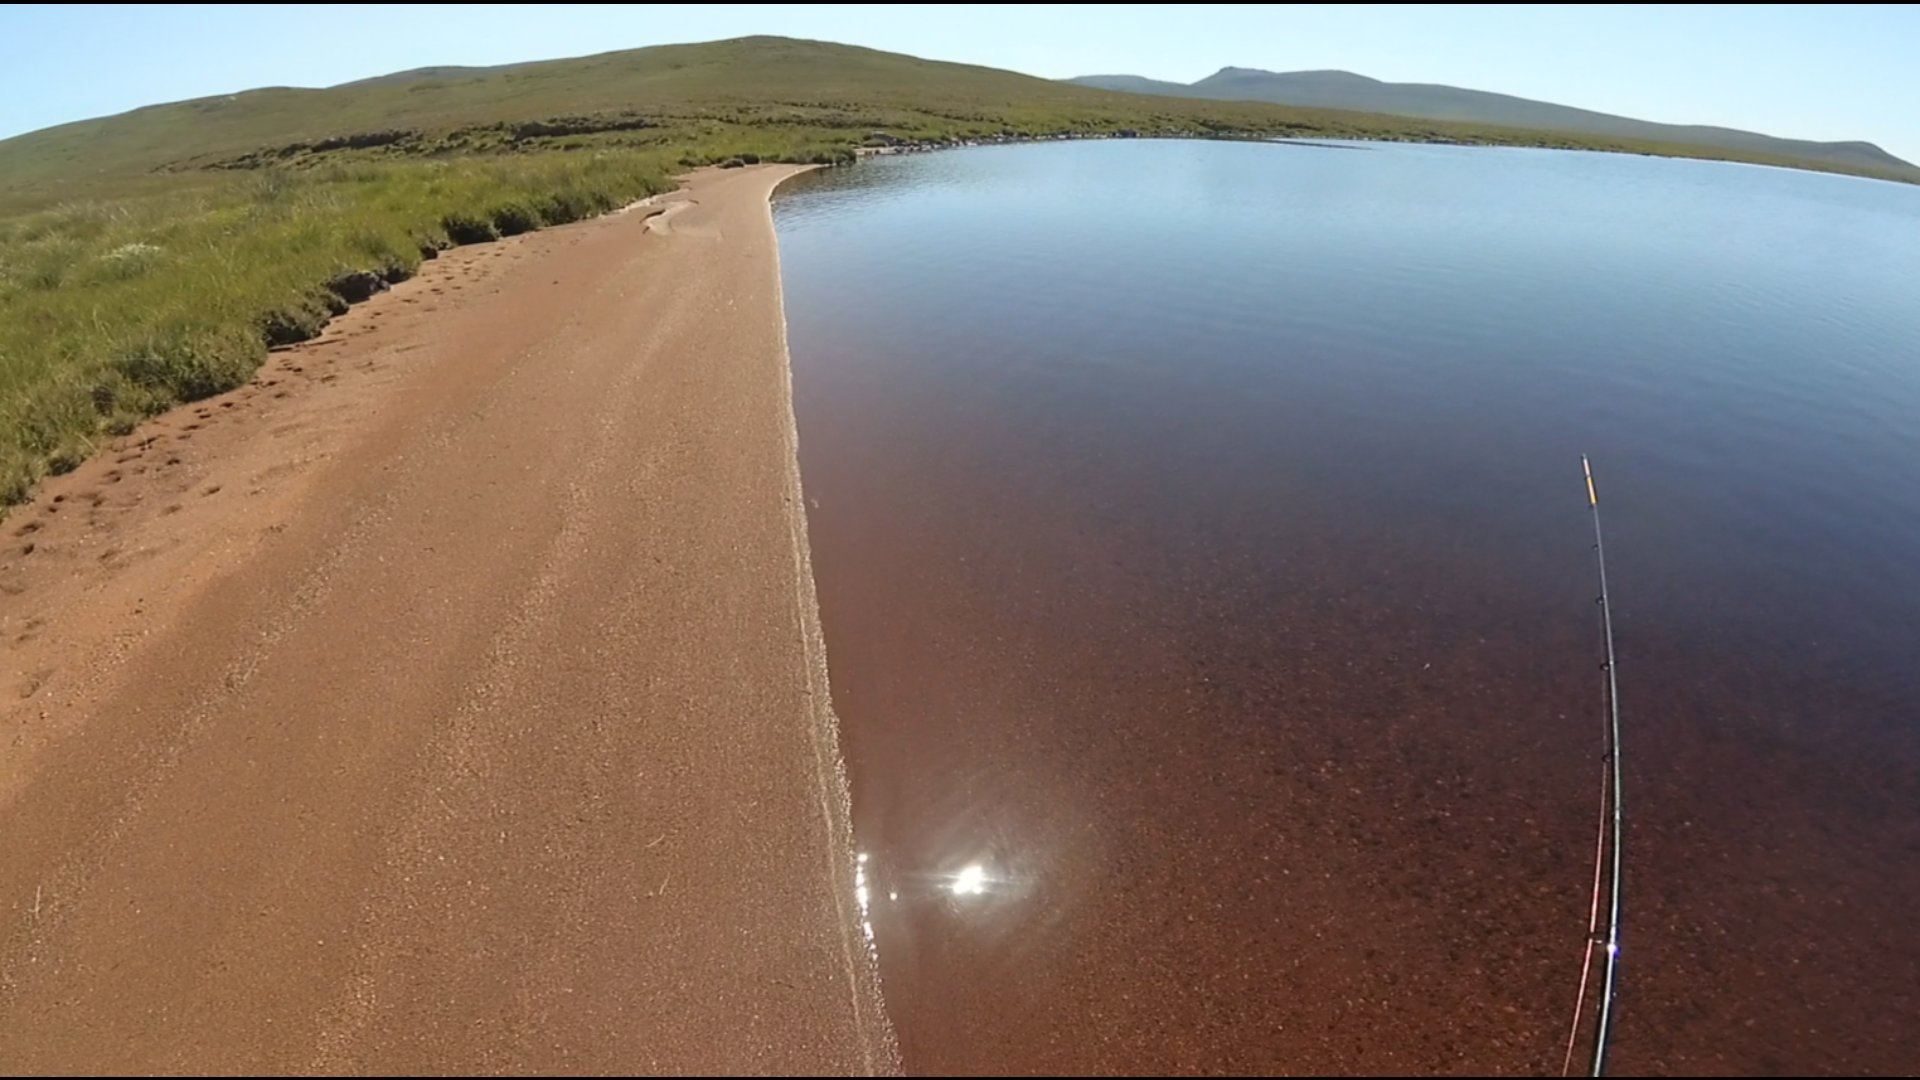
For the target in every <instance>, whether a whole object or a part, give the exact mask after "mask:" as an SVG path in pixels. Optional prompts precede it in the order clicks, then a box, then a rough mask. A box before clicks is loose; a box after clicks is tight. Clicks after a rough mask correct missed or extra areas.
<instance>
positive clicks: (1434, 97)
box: [1067, 67, 1920, 178]
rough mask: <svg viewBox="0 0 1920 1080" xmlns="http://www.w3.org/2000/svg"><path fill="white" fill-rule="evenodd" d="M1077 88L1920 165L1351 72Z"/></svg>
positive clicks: (1133, 79)
mask: <svg viewBox="0 0 1920 1080" xmlns="http://www.w3.org/2000/svg"><path fill="white" fill-rule="evenodd" d="M1067 81H1068V82H1071V83H1073V84H1075V85H1080V86H1086V87H1090V88H1098V89H1107V90H1121V91H1127V92H1130V93H1140V94H1162V95H1168V96H1176V97H1187V98H1202V99H1207V100H1218V101H1265V102H1271V103H1274V104H1280V105H1289V106H1294V107H1300V108H1315V109H1355V110H1360V111H1364V112H1374V113H1388V114H1392V115H1396V116H1408V117H1419V118H1421V119H1427V120H1441V121H1447V122H1451V123H1464V124H1494V125H1500V126H1505V127H1520V128H1538V129H1545V130H1550V131H1563V132H1576V133H1579V134H1583V135H1591V136H1597V137H1601V138H1613V139H1632V140H1644V141H1649V142H1659V143H1674V144H1685V145H1692V146H1711V147H1718V148H1721V149H1725V150H1730V151H1738V152H1741V153H1748V154H1771V155H1778V156H1780V157H1790V158H1799V159H1804V160H1806V161H1809V162H1819V163H1822V164H1826V165H1829V166H1834V167H1838V168H1848V169H1864V170H1893V171H1901V170H1905V171H1908V172H1911V173H1912V174H1913V176H1914V177H1915V178H1920V168H1916V167H1915V166H1914V165H1912V164H1911V163H1909V162H1906V161H1902V160H1901V159H1899V158H1897V157H1895V156H1893V155H1892V154H1889V153H1887V152H1886V151H1885V150H1882V149H1881V148H1879V147H1878V146H1875V145H1874V144H1872V143H1869V142H1858V141H1848V142H1813V141H1809V140H1805V139H1782V138H1776V137H1774V136H1771V135H1761V134H1758V133H1756V132H1751V131H1738V130H1735V129H1733V128H1722V127H1710V126H1704V125H1686V124H1661V123H1655V122H1653V121H1648V120H1635V119H1632V118H1631V117H1625V116H1615V115H1613V114H1610V113H1602V112H1594V111H1592V110H1590V109H1577V108H1573V107H1571V106H1568V105H1555V104H1553V103H1551V102H1545V101H1534V100H1531V99H1528V98H1522V97H1514V96H1513V95H1511V94H1495V93H1490V92H1488V91H1484V90H1465V89H1461V88H1460V87H1455V86H1440V85H1436V84H1431V83H1390V82H1382V81H1380V80H1379V79H1371V78H1368V77H1366V76H1364V75H1355V74H1353V73H1352V72H1347V71H1288V72H1274V71H1262V70H1259V69H1257V68H1237V67H1225V68H1221V69H1220V70H1219V71H1217V72H1215V73H1213V74H1212V75H1209V76H1207V77H1206V78H1204V79H1201V80H1200V81H1198V82H1195V83H1192V84H1186V83H1176V82H1164V81H1161V80H1157V79H1143V78H1139V77H1137V76H1132V75H1088V76H1082V77H1080V78H1077V79H1069V80H1067Z"/></svg>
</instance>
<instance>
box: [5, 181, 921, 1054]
mask: <svg viewBox="0 0 1920 1080" xmlns="http://www.w3.org/2000/svg"><path fill="white" fill-rule="evenodd" d="M794 171H795V170H794V169H793V168H791V167H784V166H783V167H767V168H757V169H743V170H729V171H714V172H705V173H700V174H696V175H695V176H694V177H693V178H692V179H691V180H690V181H689V183H688V184H687V186H685V187H684V188H683V189H682V190H681V191H680V192H679V193H676V194H674V195H669V196H665V197H663V199H662V200H661V201H660V202H658V203H656V204H654V205H652V206H648V207H644V208H641V209H638V210H634V211H629V212H626V213H623V214H618V215H613V216H609V217H606V218H601V219H598V220H595V221H590V222H584V223H580V224H577V225H572V226H566V227H563V228H558V229H552V230H548V231H544V232H539V233H530V234H526V235H522V236H518V237H514V238H511V239H509V240H504V241H501V242H499V243H494V244H487V245H478V246H474V247H468V248H461V249H457V250H455V251H452V252H448V253H446V254H445V255H444V256H442V257H441V258H440V259H438V260H435V261H434V262H432V263H429V264H428V265H427V266H426V267H425V268H423V273H422V274H421V275H420V276H418V277H416V278H414V279H413V280H411V281H408V282H405V283H403V284H401V285H399V286H397V287H395V288H394V289H393V290H392V291H390V292H387V293H384V294H381V295H379V296H377V297H375V298H374V299H372V300H371V301H369V302H367V303H365V304H362V305H359V306H357V307H355V308H354V309H352V310H351V311H350V312H349V313H348V314H346V315H344V316H342V317H341V318H339V319H338V320H336V321H335V322H334V324H332V325H331V326H330V327H329V328H328V330H327V331H326V333H325V334H324V335H323V336H321V337H320V338H318V339H316V340H314V341H311V342H308V343H306V344H303V345H300V346H297V347H294V348H291V349H287V350H284V351H280V352H277V353H275V354H274V356H273V357H272V358H271V359H270V361H269V363H268V364H267V366H266V367H264V368H262V369H261V371H260V373H259V376H258V377H257V378H256V379H255V380H254V382H253V383H252V384H250V385H248V386H247V387H244V388H242V389H241V390H238V391H235V392H233V393H231V394H227V395H224V396H223V397H219V398H214V399H210V400H207V401H203V402H200V403H198V404H197V405H193V406H189V407H186V408H184V409H181V410H177V411H176V412H174V413H172V414H169V415H167V416H164V417H161V418H159V419H157V420H155V421H153V422H151V423H149V424H147V425H145V426H143V427H141V428H140V429H139V430H137V431H135V432H134V433H133V434H132V435H130V436H128V437H126V438H123V439H120V440H118V441H117V442H116V444H115V446H114V447H113V448H111V449H110V450H108V451H106V452H103V453H101V454H99V455H98V456H96V457H95V458H94V459H93V460H92V461H90V462H88V463H87V464H85V465H84V466H82V467H81V468H80V469H79V470H77V471H76V472H73V473H71V474H69V475H67V476H63V477H59V478H56V479H53V480H51V481H48V482H47V483H46V484H44V485H43V486H42V488H41V489H40V491H39V492H38V494H37V496H36V498H35V499H34V501H33V502H32V503H31V504H30V505H27V506H24V507H21V508H19V509H18V510H16V511H15V512H14V513H13V514H11V515H10V516H9V517H8V518H7V520H6V522H5V525H4V528H5V548H4V553H3V554H0V590H3V592H0V633H4V640H5V641H6V643H7V644H6V654H5V655H6V660H5V665H4V672H3V674H4V680H5V682H4V686H0V689H3V690H4V691H5V704H4V707H3V708H0V916H3V917H4V926H3V927H0V1067H4V1068H5V1069H7V1070H8V1071H17V1072H90V1071H96V1070H97V1071H107V1072H199V1071H212V1072H248V1071H263V1072H306V1071H323V1072H369V1071H371V1072H497V1071H513V1072H601V1071H606V1072H615V1071H635V1070H639V1071H649V1072H665V1071H671V1072H686V1073H695V1072H698V1073H709V1072H835V1073H839V1072H860V1073H873V1072H888V1071H892V1070H894V1069H895V1068H896V1067H897V1064H896V1055H895V1051H894V1046H893V1039H892V1035H891V1032H890V1029H889V1025H888V1022H887V1019H886V1016H885V1013H884V1011H883V1009H882V1006H881V1002H880V999H879V993H878V988H877V985H876V982H875V979H874V976H873V974H872V971H871V967H870V964H869V961H868V958H867V953H866V948H865V944H864V941H863V938H862V937H861V932H860V928H859V924H858V914H857V912H855V911H854V910H853V907H854V899H853V884H852V875H853V872H854V855H853V851H852V843H851V837H850V832H849V824H848V820H849V817H848V811H847V792H846V786H845V780H844V777H843V771H842V767H841V764H840V756H839V750H838V745H837V741H836V734H835V730H834V722H833V717H832V712H831V706H830V703H829V698H828V693H827V686H826V681H825V680H826V673H825V663H824V658H823V654H822V652H821V650H820V634H819V626H818V621H817V616H816V613H815V610H814V597H813V583H812V574H811V569H810V565H809V561H808V557H807V551H806V531H805V523H804V518H803V510H802V501H801V499H800V494H799V474H798V469H797V464H796V459H795V441H794V440H795V435H794V423H793V414H792V405H791V383H790V378H789V374H788V368H787V357H786V344H785V334H784V325H783V322H782V316H781V310H780V282H779V268H778V263H777V259H776V252H775V240H774V233H773V228H772V221H771V216H770V213H769V208H768V198H769V195H770V193H771V191H772V189H773V188H774V186H775V185H776V184H778V182H779V181H780V180H782V179H784V178H785V177H787V176H789V175H791V174H792V173H793V172H794ZM667 208H671V209H670V210H669V212H668V213H664V214H656V211H660V210H663V209H667ZM662 226H664V227H662Z"/></svg>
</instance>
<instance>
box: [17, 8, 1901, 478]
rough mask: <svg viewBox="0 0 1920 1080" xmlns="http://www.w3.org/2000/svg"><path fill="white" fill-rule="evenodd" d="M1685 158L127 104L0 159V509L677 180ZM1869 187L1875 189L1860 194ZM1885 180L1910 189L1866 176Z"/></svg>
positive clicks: (699, 116)
mask: <svg viewBox="0 0 1920 1080" xmlns="http://www.w3.org/2000/svg"><path fill="white" fill-rule="evenodd" d="M1122 130H1130V131H1135V132H1138V133H1139V134H1142V135H1167V136H1173V135H1186V136H1205V137H1263V136H1287V135H1291V136H1311V137H1320V138H1328V137H1332V138H1342V137H1345V138H1369V139H1391V140H1403V141H1444V142H1464V143H1489V144H1502V145H1525V146H1555V147H1566V148H1574V149H1591V150H1613V151H1623V152H1632V153H1660V154H1669V155H1674V156H1688V157H1713V158H1731V159H1736V160H1750V161H1756V162H1759V163H1763V164H1773V165H1790V166H1801V167H1805V166H1807V165H1808V163H1806V162H1799V161H1793V160H1781V159H1774V158H1767V157H1762V156H1749V157H1742V156H1741V155H1738V154H1733V153H1728V152H1725V151H1717V150H1713V149H1710V148H1706V147H1688V146H1680V145H1675V144H1644V143H1627V142H1620V141H1609V140H1604V139H1594V138H1585V137H1579V136H1571V135H1565V134H1560V133H1553V132H1539V131H1524V130H1519V129H1506V128H1482V127H1472V126H1468V125H1459V124H1447V123H1438V122H1430V121H1420V120H1410V119H1406V118H1399V117H1386V116H1374V115H1369V114H1364V113H1349V112H1337V111H1327V110H1305V109H1291V108H1285V107H1282V106H1275V105H1262V104H1256V103H1245V102H1218V101H1206V100H1199V99H1180V98H1155V97H1142V96H1139V95H1133V94H1123V93H1116V92H1110V91H1104V90H1093V89H1089V88H1085V87H1078V86H1071V85H1067V84H1063V83H1056V82H1050V81H1047V80H1043V79H1035V78H1030V77H1028V76H1024V75H1016V74H1013V73H1010V72H1003V71H994V70H992V69H988V68H979V67H970V66H966V65H960V64H944V63H935V62H931V61H924V60H917V59H914V58H912V57H906V56H899V55H895V54H890V53H883V52H876V51H874V50H870V49H859V48H853V47H849V46H841V45H829V44H824V43H819V42H806V41H791V40H786V39H780V38H747V39H741V40H737V41H725V42H714V43H711V44H705V45H676V46H663V47H659V48H653V49H639V50H632V51H628V52H620V53H607V54H604V55H601V56H593V57H585V58H581V59H576V60H558V61H548V62H542V63H535V64H521V65H514V66H510V67H505V68H487V69H430V70H425V71H419V72H407V73H402V74H399V75H394V76H388V77H386V78H382V79H375V80H368V81H365V82H361V83H354V84H349V85H347V86H342V87H335V88H332V89H327V90H296V89H286V88H280V89H266V90H256V91H250V92H247V93H244V94H236V95H231V96H227V97H219V98H206V99H201V100H197V101H187V102H178V103H174V104H170V105H158V106H153V107H150V108H145V109H138V110H135V111H133V112H130V113H126V114H123V115H120V116H113V117H106V118H103V119H99V120H89V121H83V122H80V123H76V124H67V125H63V126H61V127H57V128H49V129H47V130H45V131H39V132H33V133H30V134H27V135H22V136H19V137H17V138H14V139H9V140H5V141H3V142H0V505H4V504H6V503H11V502H16V501H19V500H20V499H22V498H24V497H25V496H26V495H27V494H28V493H29V492H30V490H31V486H32V484H33V483H34V481H35V480H36V479H37V478H39V477H40V476H42V475H44V474H46V473H48V472H57V471H61V470H64V469H67V468H71V467H73V466H74V465H76V464H78V463H79V462H80V461H81V460H84V458H85V457H86V456H87V455H88V454H89V453H91V452H92V451H93V449H94V448H95V447H96V446H97V445H98V444H99V443H100V442H102V441H103V440H104V439H106V438H109V437H111V436H113V435H115V434H119V433H124V432H126V431H128V430H130V429H131V428H132V426H133V425H134V424H135V423H137V422H138V421H139V420H140V419H141V418H142V417H145V416H149V415H152V414H154V413H156V412H159V411H161V410H164V409H166V408H169V407H171V406H173V405H175V404H178V403H180V402H184V401H189V400H193V399H196V398H200V397H205V396H208V395H210V394H215V393H219V392H221V391H223V390H227V389H230V388H232V387H234V386H237V385H240V384H241V383H243V382H245V381H246V380H247V379H248V378H250V377H251V375H252V374H253V372H254V371H255V370H256V369H257V368H258V366H259V365H260V363H261V361H262V360H263V359H264V357H265V355H266V349H267V346H268V343H269V342H270V341H291V340H298V339H300V338H303V337H305V336H310V335H311V334H312V333H314V332H316V331H317V330H318V328H319V327H320V326H321V325H322V324H324V322H325V321H326V319H327V318H329V317H330V316H331V315H332V314H335V313H337V312H338V311H340V310H342V309H343V301H342V300H341V298H340V297H339V296H338V295H336V294H335V292H334V291H333V290H331V289H329V288H328V282H331V281H335V280H336V279H339V278H340V277H341V276H342V275H345V274H348V273H352V272H356V271H369V270H370V271H374V272H377V273H379V274H381V275H382V276H385V277H387V278H389V279H394V280H397V279H398V278H400V277H404V276H406V275H408V274H411V273H412V272H413V271H414V269H415V268H416V267H417V266H418V264H419V262H420V260H421V259H422V258H423V257H424V254H425V253H428V252H432V251H434V250H436V249H438V248H441V247H444V246H447V245H448V244H453V243H470V242H478V241H485V240H489V239H493V238H494V237H496V236H499V235H503V234H509V233H514V232H521V231H525V230H527V229H534V228H540V227H542V226H544V225H551V224H556V223H560V222H565V221H572V220H576V219H578V218H582V217H586V216H589V215H592V214H596V213H600V212H603V211H605V210H607V209H609V208H611V207H613V206H617V205H620V204H623V203H625V202H628V201H630V200H632V199H634V198H636V197H639V196H642V195H645V194H648V193H650V192H654V191H658V190H662V189H663V188H665V187H666V186H668V185H669V183H670V180H669V178H670V177H671V176H672V175H673V174H675V173H677V172H680V171H683V170H684V169H686V168H688V167H691V166H695V165H704V164H735V163H745V162H751V161H757V160H771V161H817V162H823V163H825V162H836V161H843V160H848V159H849V158H850V157H851V154H852V150H853V148H854V147H856V146H859V145H861V144H862V143H863V142H865V141H867V140H868V139H869V137H870V136H871V135H872V134H873V133H874V132H876V131H880V132H885V133H887V134H888V135H889V136H891V137H894V138H899V139H904V140H930V141H931V140H952V139H967V138H984V137H991V136H996V135H1004V134H1017V135H1040V134H1053V133H1064V132H1076V133H1086V134H1095V133H1112V132H1117V131H1122ZM1876 175H1877V174H1876ZM1885 178H1887V179H1913V177H1907V176H1904V175H1903V176H1891V175H1889V176H1887V177H1885Z"/></svg>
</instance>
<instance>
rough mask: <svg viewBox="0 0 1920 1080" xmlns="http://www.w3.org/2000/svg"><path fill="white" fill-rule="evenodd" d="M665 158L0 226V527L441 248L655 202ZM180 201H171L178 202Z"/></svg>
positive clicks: (359, 178) (263, 191) (155, 203)
mask: <svg viewBox="0 0 1920 1080" xmlns="http://www.w3.org/2000/svg"><path fill="white" fill-rule="evenodd" d="M665 156H666V153H665V151H652V152H645V153H641V152H627V153H615V152H593V153H587V152H580V153H574V154H563V153H559V152H546V153H526V154H516V155H511V156H507V157H502V158H473V159H466V160H460V161H455V162H451V163H449V162H439V161H430V160H407V161H398V162H379V163H365V162H362V163H342V164H340V165H338V166H328V167H325V168H320V169H308V170H301V171H298V172H295V171H287V170H264V171H262V172H260V173H258V174H253V175H247V174H235V173H224V174H216V175H213V176H208V177H200V178H197V179H196V180H195V182H194V183H193V184H191V185H189V186H185V187H183V188H182V189H180V190H172V191H161V192H158V193H155V194H149V195H144V196H139V197H129V198H126V199H122V200H118V201H115V202H111V203H95V204H80V205H71V206H63V207H56V208H53V209H49V210H44V211H41V212H38V213H34V214H28V215H23V216H16V217H13V218H9V219H4V220H0V507H3V506H5V505H10V504H12V503H16V502H19V501H21V500H23V499H25V498H26V497H27V496H28V494H29V493H30V492H31V490H32V485H33V483H34V481H35V480H36V479H38V478H39V477H41V476H44V475H47V474H49V473H56V472H61V471H66V470H70V469H72V468H74V467H76V466H77V465H78V464H79V462H80V461H82V460H84V459H85V457H86V456H87V455H88V454H89V453H91V452H92V451H93V449H94V447H95V446H96V445H98V444H99V443H100V441H101V440H103V439H104V438H107V437H111V436H113V435H117V434H123V433H125V432H127V431H131V430H132V429H133V426H134V425H135V424H137V423H138V422H139V421H140V420H141V419H144V418H145V417H148V416H152V415H155V414H157V413H159V412H162V411H165V410H166V409H169V408H172V407H173V406H175V405H178V404H181V403H183V402H187V401H193V400H197V399H199V398H204V397H209V396H211V395H214V394H219V393H223V392H225V391H227V390H231V389H233V388H235V387H237V386H240V385H242V384H243V383H245V382H246V381H247V380H248V379H250V378H252V376H253V373H254V372H255V371H256V370H257V369H258V368H259V366H260V364H261V362H262V361H263V360H264V359H265V358H266V353H267V349H268V348H269V347H271V346H274V345H283V344H290V343H293V342H297V341H303V340H306V339H308V338H310V337H313V336H314V335H315V334H317V333H319V332H320V330H321V329H322V328H323V327H324V326H325V325H326V323H327V320H328V319H330V318H332V317H333V316H335V315H337V314H339V313H341V312H343V311H345V310H346V308H347V305H348V303H349V302H350V301H358V300H360V299H364V298H365V297H366V296H369V295H371V294H372V293H374V292H377V291H379V290H380V289H381V288H384V287H385V286H386V285H387V284H389V283H392V282H396V281H401V280H404V279H406V278H407V277H410V276H411V275H412V274H413V273H414V272H415V271H416V270H417V268H418V267H419V264H420V262H421V261H422V260H423V259H425V258H428V257H430V256H431V254H432V253H435V252H437V251H438V250H439V249H441V248H444V247H447V246H449V245H452V244H461V243H476V242H481V241H485V240H492V239H497V238H498V237H499V236H501V235H511V234H513V233H517V232H525V231H527V230H529V229H537V228H541V227H543V226H546V225H553V224H559V223H562V222H567V221H575V220H579V219H581V218H585V217H590V216H593V215H594V214H597V213H601V212H603V211H605V210H608V209H611V208H613V207H615V206H619V205H623V204H624V203H626V202H629V201H632V200H633V199H636V198H639V197H642V196H644V195H648V194H651V193H654V192H657V191H661V190H665V188H666V187H667V186H668V184H667V172H668V169H667V162H666V161H665V160H663V159H664V158H665ZM183 183H184V182H183Z"/></svg>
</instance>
